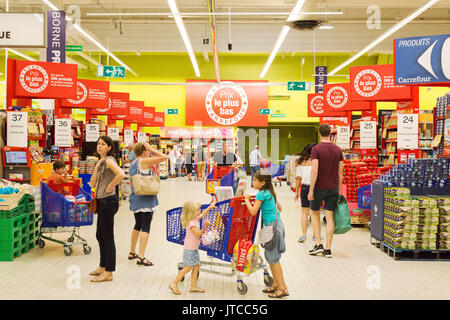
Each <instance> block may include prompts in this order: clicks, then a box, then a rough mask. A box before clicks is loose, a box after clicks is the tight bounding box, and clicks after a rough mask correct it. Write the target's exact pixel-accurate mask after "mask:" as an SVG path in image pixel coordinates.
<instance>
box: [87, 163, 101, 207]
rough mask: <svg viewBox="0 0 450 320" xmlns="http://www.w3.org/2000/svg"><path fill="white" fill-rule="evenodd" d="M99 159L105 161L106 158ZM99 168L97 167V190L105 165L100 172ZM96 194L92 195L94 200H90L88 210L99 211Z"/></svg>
mask: <svg viewBox="0 0 450 320" xmlns="http://www.w3.org/2000/svg"><path fill="white" fill-rule="evenodd" d="M99 161H104V160H99ZM101 165H102V164H99V165H98V167H99V169H100V166H101ZM99 169H97V181H96V182H95V190H97V186H98V183H99V181H100V179H101V178H102V176H103V171H104V170H105V166H102V171H101V173H100V174H99V173H98V170H99ZM95 196H96V194H94V196H93V197H92V200H91V201H89V208H88V211H89V212H92V213H98V206H97V199H96V198H95Z"/></svg>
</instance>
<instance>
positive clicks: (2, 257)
mask: <svg viewBox="0 0 450 320" xmlns="http://www.w3.org/2000/svg"><path fill="white" fill-rule="evenodd" d="M16 196H17V197H14V195H7V196H5V195H1V196H0V198H6V199H3V200H6V201H2V202H0V209H3V210H0V261H13V260H14V258H15V257H16V258H18V257H20V256H21V255H22V254H25V253H27V252H28V251H29V250H30V249H33V248H34V247H35V246H36V244H37V242H38V240H39V229H40V220H41V217H40V213H36V212H35V211H36V210H35V203H34V198H33V197H31V195H30V194H26V193H23V192H19V193H17V194H16ZM19 198H20V200H17V199H19ZM14 201H15V202H14Z"/></svg>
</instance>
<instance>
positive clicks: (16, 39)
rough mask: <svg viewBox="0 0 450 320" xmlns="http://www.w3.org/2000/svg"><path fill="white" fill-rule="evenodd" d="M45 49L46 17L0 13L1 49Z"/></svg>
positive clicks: (31, 14)
mask: <svg viewBox="0 0 450 320" xmlns="http://www.w3.org/2000/svg"><path fill="white" fill-rule="evenodd" d="M5 47H6V48H14V47H19V48H45V24H44V15H43V14H41V13H0V48H5Z"/></svg>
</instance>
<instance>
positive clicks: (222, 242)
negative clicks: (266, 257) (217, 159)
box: [166, 197, 273, 295]
mask: <svg viewBox="0 0 450 320" xmlns="http://www.w3.org/2000/svg"><path fill="white" fill-rule="evenodd" d="M254 200H255V199H254V198H253V199H252V200H251V201H252V202H254ZM208 206H209V205H208V204H204V205H202V206H201V210H202V211H204V210H205V209H206V208H208ZM181 212H182V208H181V207H180V208H174V209H171V210H169V211H167V213H166V222H167V229H166V231H167V241H169V242H173V243H176V244H180V245H183V244H184V238H185V237H186V229H183V227H182V224H181ZM258 217H259V212H258V214H257V215H256V216H252V215H251V214H250V213H249V212H248V210H247V206H246V205H245V201H244V197H237V198H232V199H229V200H225V201H222V202H218V203H217V204H216V208H213V209H212V210H210V212H209V213H208V214H207V215H206V217H205V218H203V219H202V220H200V227H202V226H203V220H204V219H208V220H209V221H210V222H211V225H210V226H211V228H213V229H215V230H216V231H217V232H218V234H219V238H220V239H219V240H218V241H216V242H213V243H211V244H209V245H204V244H200V248H199V249H200V250H202V251H206V254H207V255H208V257H210V258H211V259H212V258H216V259H219V260H222V261H225V262H228V263H218V262H213V261H201V265H202V266H204V265H208V266H218V267H230V268H231V272H228V273H224V272H218V271H215V270H212V269H209V268H208V269H202V268H201V269H200V270H202V271H204V272H209V273H213V274H218V275H223V276H233V275H234V274H236V272H238V270H237V268H236V262H235V261H234V260H233V259H232V257H233V250H234V246H235V245H236V243H237V242H238V241H239V240H251V241H253V242H254V240H255V234H256V226H257V224H258ZM182 268H183V264H182V263H179V264H178V269H179V270H181V269H182ZM257 269H263V270H264V283H265V284H266V286H271V285H272V284H273V278H272V277H271V276H270V275H269V272H268V270H267V268H266V266H265V265H264V264H263V260H262V258H261V257H259V262H258V266H257ZM237 290H238V292H239V293H240V294H242V295H244V294H245V293H246V292H247V290H248V288H247V286H246V284H245V283H244V282H243V281H242V273H241V272H238V276H237Z"/></svg>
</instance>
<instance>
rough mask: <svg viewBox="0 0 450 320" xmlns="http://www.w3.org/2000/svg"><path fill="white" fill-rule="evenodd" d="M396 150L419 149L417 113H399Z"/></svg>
mask: <svg viewBox="0 0 450 320" xmlns="http://www.w3.org/2000/svg"><path fill="white" fill-rule="evenodd" d="M397 121H398V124H397V127H398V133H397V147H398V149H403V150H404V149H411V150H415V149H418V148H419V115H418V114H417V113H399V114H398V120H397Z"/></svg>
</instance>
